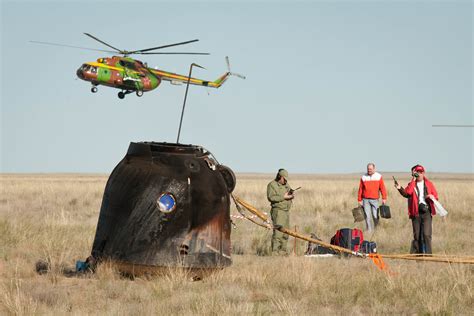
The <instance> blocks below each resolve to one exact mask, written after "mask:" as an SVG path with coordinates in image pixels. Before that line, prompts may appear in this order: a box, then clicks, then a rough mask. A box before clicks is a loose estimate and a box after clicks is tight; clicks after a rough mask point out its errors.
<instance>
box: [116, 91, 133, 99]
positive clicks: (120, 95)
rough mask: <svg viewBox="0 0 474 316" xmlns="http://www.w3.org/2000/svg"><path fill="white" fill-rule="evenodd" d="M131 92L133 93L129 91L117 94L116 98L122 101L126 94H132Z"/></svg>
mask: <svg viewBox="0 0 474 316" xmlns="http://www.w3.org/2000/svg"><path fill="white" fill-rule="evenodd" d="M132 92H133V91H129V90H127V91H120V92H119V93H118V97H119V99H123V98H125V96H126V95H127V94H130V93H132Z"/></svg>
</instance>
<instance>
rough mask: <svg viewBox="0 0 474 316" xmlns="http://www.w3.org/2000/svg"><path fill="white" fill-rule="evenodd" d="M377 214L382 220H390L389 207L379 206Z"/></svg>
mask: <svg viewBox="0 0 474 316" xmlns="http://www.w3.org/2000/svg"><path fill="white" fill-rule="evenodd" d="M379 214H380V217H382V218H391V217H392V215H391V214H390V206H388V205H385V204H384V205H380V206H379Z"/></svg>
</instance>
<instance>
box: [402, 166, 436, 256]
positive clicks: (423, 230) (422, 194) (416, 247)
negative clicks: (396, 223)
mask: <svg viewBox="0 0 474 316" xmlns="http://www.w3.org/2000/svg"><path fill="white" fill-rule="evenodd" d="M411 172H412V179H411V181H410V183H408V185H407V187H406V188H405V189H404V188H403V187H402V186H401V185H398V186H396V187H397V189H398V191H400V194H402V195H403V196H405V197H407V198H408V216H409V217H410V219H411V223H412V226H413V242H412V243H411V249H410V253H427V254H431V253H432V251H431V232H432V224H431V222H432V217H433V215H435V214H436V209H435V206H434V202H433V201H434V200H435V199H436V200H438V192H436V188H435V186H434V184H433V183H432V182H431V181H430V180H428V178H426V176H425V168H424V167H423V166H421V165H416V166H414V167H413V168H412V169H411ZM423 246H424V247H423ZM423 248H425V249H423Z"/></svg>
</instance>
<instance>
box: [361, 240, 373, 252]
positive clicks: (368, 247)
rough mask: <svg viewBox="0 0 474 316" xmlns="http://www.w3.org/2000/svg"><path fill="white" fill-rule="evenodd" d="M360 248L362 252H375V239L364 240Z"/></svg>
mask: <svg viewBox="0 0 474 316" xmlns="http://www.w3.org/2000/svg"><path fill="white" fill-rule="evenodd" d="M360 248H361V249H360V251H361V252H362V253H366V254H369V253H377V243H376V242H375V241H368V240H364V241H363V242H362V245H361V246H360Z"/></svg>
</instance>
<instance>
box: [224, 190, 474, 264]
mask: <svg viewBox="0 0 474 316" xmlns="http://www.w3.org/2000/svg"><path fill="white" fill-rule="evenodd" d="M231 196H232V199H233V200H234V203H235V205H236V207H237V211H238V212H239V213H240V214H241V215H242V216H243V217H244V218H246V219H248V220H249V221H251V222H252V223H254V224H256V225H258V226H261V227H264V228H266V229H275V230H278V231H280V232H282V233H284V234H287V235H289V236H292V237H295V238H298V239H301V240H305V241H308V242H311V243H314V244H318V245H321V246H323V247H326V248H330V249H333V250H335V251H338V252H340V253H347V254H351V255H354V256H357V257H360V258H368V257H369V258H370V259H372V261H373V262H374V263H375V265H376V266H377V267H378V268H379V269H381V270H387V269H388V268H387V266H386V265H385V263H384V262H383V259H401V260H414V261H425V262H444V263H461V264H474V256H459V255H448V254H430V255H420V254H379V253H377V254H369V255H367V254H364V253H361V252H357V251H352V250H350V249H346V248H343V247H339V246H335V245H331V244H329V243H326V242H324V241H321V240H317V239H314V238H311V237H308V236H306V235H303V234H300V233H298V232H295V231H292V230H289V229H286V228H284V227H275V226H273V225H272V223H271V222H270V220H269V219H268V217H267V216H265V215H264V213H263V212H261V211H259V210H258V209H256V208H255V207H254V206H252V205H251V204H249V203H248V202H246V201H244V200H242V199H241V198H239V197H238V196H235V195H233V194H232V195H231ZM241 206H242V207H243V208H245V209H246V210H247V211H249V212H250V213H252V214H254V215H255V216H256V217H258V218H260V219H261V220H262V221H263V222H264V224H262V223H259V222H257V221H256V220H255V219H254V218H255V216H252V218H251V217H249V216H247V215H246V214H245V213H244V211H243V210H242V207H241Z"/></svg>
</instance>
